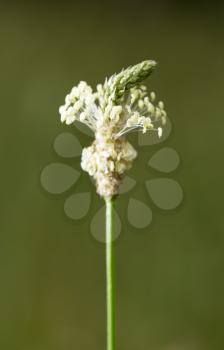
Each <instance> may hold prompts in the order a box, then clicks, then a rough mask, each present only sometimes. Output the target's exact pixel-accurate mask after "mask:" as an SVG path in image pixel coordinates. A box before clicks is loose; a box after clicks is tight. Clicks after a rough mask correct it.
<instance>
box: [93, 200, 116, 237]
mask: <svg viewBox="0 0 224 350" xmlns="http://www.w3.org/2000/svg"><path fill="white" fill-rule="evenodd" d="M105 213H106V207H105V205H104V206H103V207H102V208H100V209H99V210H98V211H97V212H96V214H95V215H94V217H93V219H92V221H91V224H90V230H91V233H92V235H93V237H94V238H95V239H96V240H97V241H99V242H101V243H105V242H106V239H105ZM113 215H114V230H113V241H115V240H116V239H117V238H118V236H119V235H120V233H121V221H120V218H119V216H118V214H117V212H116V210H115V209H113Z"/></svg>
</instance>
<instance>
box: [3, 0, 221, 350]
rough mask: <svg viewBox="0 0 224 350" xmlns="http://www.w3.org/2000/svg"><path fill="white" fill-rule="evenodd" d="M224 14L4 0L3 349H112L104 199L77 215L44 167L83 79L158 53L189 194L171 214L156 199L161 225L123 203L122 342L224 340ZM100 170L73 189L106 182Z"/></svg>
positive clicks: (119, 253) (210, 349) (158, 83)
mask: <svg viewBox="0 0 224 350" xmlns="http://www.w3.org/2000/svg"><path fill="white" fill-rule="evenodd" d="M223 15H224V13H223V8H222V6H221V3H218V2H212V3H211V2H200V1H199V2H189V1H188V2H184V1H162V0H160V1H154V2H152V1H141V0H140V1H129V0H125V1H121V2H119V1H110V2H107V1H102V2H100V1H89V2H81V1H80V2H76V1H74V2H69V1H63V2H62V1H61V2H50V1H49V2H36V3H35V2H33V3H32V2H15V3H12V2H11V3H3V2H1V3H0V43H1V54H0V67H1V79H0V96H1V98H0V99H1V138H0V144H1V146H0V154H1V158H0V159H1V211H0V213H1V214H0V215H1V220H0V278H1V287H0V348H1V349H5V350H62V349H63V350H65V349H66V350H70V349H91V350H99V349H105V340H106V337H105V276H104V273H105V271H104V245H103V244H101V243H98V242H97V241H95V240H94V239H93V237H92V236H91V234H90V232H89V231H90V221H91V216H92V215H94V213H95V212H96V210H97V209H98V208H99V207H100V206H101V205H102V201H101V200H100V199H98V198H97V197H96V196H95V197H94V200H93V201H92V202H91V208H90V214H89V215H88V217H87V218H85V219H83V220H80V221H78V222H76V221H72V220H69V219H68V218H67V217H66V216H65V214H64V211H63V203H64V199H65V198H66V196H67V194H63V195H60V196H58V197H56V198H55V197H54V196H51V195H49V194H46V193H45V192H44V191H43V189H42V187H41V185H40V173H41V170H42V169H43V167H44V166H45V165H46V164H49V163H51V162H55V161H58V160H59V161H60V159H59V158H58V156H57V155H56V154H55V152H54V150H53V148H52V143H53V141H54V139H55V137H56V136H57V135H58V134H59V133H61V132H62V131H71V127H66V126H62V125H61V124H60V122H59V115H58V107H59V106H60V105H61V104H63V101H64V96H65V94H66V93H67V92H68V91H69V90H70V89H71V87H72V86H73V85H76V84H77V83H78V82H79V80H86V81H88V83H89V84H91V85H92V86H94V85H95V84H96V83H97V82H99V81H103V80H104V78H105V76H109V75H111V74H113V73H114V72H118V71H119V70H120V69H121V68H122V67H126V66H128V65H130V64H135V63H138V62H140V61H141V60H144V59H147V58H150V59H155V60H157V61H158V62H159V65H158V67H157V69H156V71H155V72H154V73H153V76H152V77H150V79H148V81H147V86H148V87H149V88H150V89H152V90H155V91H156V92H157V94H158V96H159V97H160V98H162V99H163V100H164V101H165V104H166V109H167V111H168V114H169V116H170V119H171V121H172V124H173V131H172V135H171V137H170V138H169V139H168V140H166V141H165V143H164V145H167V146H171V147H173V148H174V149H176V150H177V151H178V153H179V154H180V156H181V167H180V168H179V169H178V170H177V171H176V172H174V173H173V174H172V178H175V179H176V180H177V181H178V182H179V183H180V184H181V186H182V188H183V189H184V201H183V203H182V205H181V206H180V207H179V208H178V209H177V210H175V211H174V212H172V213H170V214H167V213H164V212H163V211H161V210H159V209H156V207H154V206H153V203H151V202H150V206H151V208H153V215H154V221H153V225H151V226H150V227H149V228H148V229H143V230H141V231H140V233H139V231H137V230H135V229H133V228H132V227H131V226H130V225H129V223H128V222H127V219H126V216H125V210H126V207H127V200H128V199H127V198H128V195H127V196H126V197H125V196H124V197H122V199H121V201H120V203H119V204H118V205H117V207H118V211H119V212H120V216H121V221H122V233H121V235H120V237H119V239H118V240H117V241H116V243H115V245H116V270H117V342H118V346H117V349H122V350H140V349H147V350H148V349H150V350H195V349H199V350H214V349H215V350H221V349H223V348H224V332H223V326H224V298H223V295H224V281H223V273H224V223H223V201H224V197H222V196H224V192H223V176H224V166H223V149H224V137H223V127H224V115H223V91H224V89H223V88H224V76H223V62H224V46H223V36H224V22H223V21H224V16H223ZM72 132H73V133H74V134H76V135H77V136H78V137H79V140H80V142H81V143H82V145H83V146H85V145H88V144H89V142H90V141H89V138H88V137H87V136H85V135H84V136H82V134H80V133H79V131H78V130H77V129H75V128H73V129H72ZM133 140H134V139H133ZM160 147H161V146H160V145H155V146H152V147H151V148H147V147H146V148H144V150H143V153H142V154H144V157H145V159H146V160H147V157H148V155H149V154H151V152H152V151H154V150H157V149H159V148H160ZM148 152H149V153H148ZM72 162H73V161H71V162H70V163H71V164H72ZM73 165H74V167H75V168H76V169H80V166H79V160H78V159H77V160H75V161H74V164H73ZM135 169H136V170H133V172H135V171H136V174H139V175H138V176H139V183H138V186H137V187H136V188H135V192H134V196H135V197H136V198H139V199H141V198H142V200H144V201H145V202H146V201H147V200H148V201H150V199H149V198H148V197H147V196H146V194H145V190H144V180H145V179H144V178H141V176H140V174H145V175H144V176H146V178H147V177H148V174H147V172H148V171H149V169H148V168H147V166H146V164H145V163H144V162H138V163H137V166H136V167H135ZM133 174H134V173H133ZM153 175H154V174H153ZM142 176H143V175H142ZM87 178H88V177H87V175H85V174H83V175H82V176H81V178H80V179H79V182H77V184H76V185H75V186H74V187H73V188H72V189H71V191H70V193H73V192H75V191H76V192H79V191H81V189H84V188H88V190H90V191H92V193H94V192H95V190H94V188H93V187H92V186H91V184H90V183H89V182H88V183H87Z"/></svg>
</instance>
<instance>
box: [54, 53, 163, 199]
mask: <svg viewBox="0 0 224 350" xmlns="http://www.w3.org/2000/svg"><path fill="white" fill-rule="evenodd" d="M155 66H156V62H155V61H151V60H147V61H144V62H142V63H139V64H137V65H135V66H132V67H129V68H127V69H125V70H122V71H121V72H120V73H119V74H114V75H112V76H111V77H110V78H109V79H106V80H105V82H104V84H98V85H97V87H96V91H93V90H92V88H91V87H90V86H89V85H88V84H87V83H86V82H84V81H81V82H80V83H79V84H78V86H75V87H73V88H72V90H71V92H70V93H69V94H68V95H67V96H66V98H65V104H64V105H63V106H61V107H60V108H59V113H60V115H61V122H62V123H66V124H67V125H70V124H73V123H74V122H76V121H79V122H81V123H83V124H85V125H87V126H88V127H89V128H90V129H91V130H92V131H93V132H94V134H95V140H94V141H93V143H92V144H91V145H90V146H89V147H87V148H84V149H83V151H82V159H81V167H82V169H83V170H84V171H86V172H88V173H89V175H90V176H92V177H93V178H94V180H95V183H96V189H97V193H98V194H99V195H100V196H102V197H104V198H110V197H113V196H114V195H116V194H118V191H119V185H120V183H121V180H122V177H123V175H124V174H125V172H126V171H127V170H128V169H130V168H131V166H132V163H133V160H134V159H135V158H136V157H137V152H136V150H135V149H134V148H133V146H132V145H131V144H130V143H129V142H128V141H127V139H126V135H127V134H128V133H129V132H133V131H139V130H140V131H141V132H143V133H145V132H147V131H151V132H156V133H157V134H158V137H161V136H162V132H163V127H164V125H165V124H166V112H165V110H164V104H163V102H162V101H160V102H158V104H156V103H155V100H156V96H155V93H154V92H151V93H149V94H148V92H147V88H146V86H144V85H142V81H143V80H144V79H146V78H147V77H148V76H149V75H150V74H151V73H152V71H153V69H154V67H155Z"/></svg>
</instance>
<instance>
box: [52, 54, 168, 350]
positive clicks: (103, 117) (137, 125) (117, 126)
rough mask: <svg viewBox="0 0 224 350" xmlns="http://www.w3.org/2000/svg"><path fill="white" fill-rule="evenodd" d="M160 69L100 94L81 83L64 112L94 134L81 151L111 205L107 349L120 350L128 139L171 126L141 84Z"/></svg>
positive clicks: (140, 70) (143, 71) (127, 75)
mask: <svg viewBox="0 0 224 350" xmlns="http://www.w3.org/2000/svg"><path fill="white" fill-rule="evenodd" d="M155 66H156V62H155V61H150V60H147V61H144V62H142V63H139V64H137V65H135V66H132V67H129V68H127V69H125V70H122V71H121V72H120V73H119V74H114V75H112V76H111V77H110V78H109V79H106V80H105V82H104V84H99V85H97V89H96V92H93V91H92V88H91V87H90V86H89V85H87V83H86V82H83V81H81V82H80V83H79V85H78V86H75V87H73V88H72V90H71V92H70V93H69V94H68V95H67V96H66V98H65V104H64V105H63V106H61V107H60V109H59V112H60V114H61V121H62V122H65V123H66V124H68V125H70V124H73V123H74V122H75V121H79V122H81V123H84V124H86V125H87V126H88V127H89V128H90V129H91V130H92V131H93V132H94V134H95V139H94V141H93V143H92V144H91V145H90V146H89V147H87V148H84V149H83V151H82V159H81V166H82V169H83V170H84V171H86V172H88V173H89V175H90V176H92V177H93V179H94V181H95V184H96V190H97V193H98V194H99V195H100V196H101V197H103V198H104V199H105V202H106V280H107V350H114V349H115V303H114V289H115V288H114V271H113V204H114V200H115V198H116V197H117V195H118V190H119V186H120V184H121V181H122V178H123V176H124V174H125V173H126V171H127V170H128V169H130V167H131V166H132V163H133V161H134V159H135V158H136V157H137V152H136V150H135V149H134V147H133V146H132V145H131V144H130V143H129V142H128V141H127V139H126V135H127V134H128V133H129V132H132V131H138V130H141V131H142V132H143V133H145V132H146V131H148V130H149V131H152V132H157V133H158V137H161V136H162V131H163V125H165V123H166V112H165V111H164V104H163V102H161V101H160V102H159V103H158V104H157V105H155V104H154V102H155V93H154V92H151V93H150V94H149V96H148V94H147V88H146V86H144V85H142V84H141V83H142V81H143V80H144V79H146V78H147V77H148V76H149V75H150V74H151V73H152V71H153V69H154V67H155Z"/></svg>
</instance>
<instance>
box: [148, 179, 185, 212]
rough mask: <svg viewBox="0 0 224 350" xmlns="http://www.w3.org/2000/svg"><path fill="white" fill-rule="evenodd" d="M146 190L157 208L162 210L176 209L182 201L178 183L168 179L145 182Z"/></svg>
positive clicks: (181, 191)
mask: <svg viewBox="0 0 224 350" xmlns="http://www.w3.org/2000/svg"><path fill="white" fill-rule="evenodd" d="M146 188H147V190H148V192H149V195H150V196H151V198H152V200H153V202H154V203H155V204H156V206H157V207H159V208H160V209H164V210H171V209H174V208H176V207H177V206H178V205H180V203H181V202H182V200H183V190H182V188H181V187H180V185H179V183H178V182H177V181H175V180H172V179H168V178H159V179H153V180H149V181H146Z"/></svg>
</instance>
